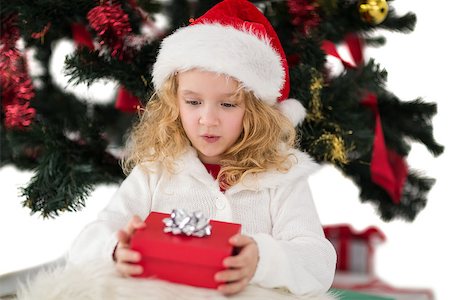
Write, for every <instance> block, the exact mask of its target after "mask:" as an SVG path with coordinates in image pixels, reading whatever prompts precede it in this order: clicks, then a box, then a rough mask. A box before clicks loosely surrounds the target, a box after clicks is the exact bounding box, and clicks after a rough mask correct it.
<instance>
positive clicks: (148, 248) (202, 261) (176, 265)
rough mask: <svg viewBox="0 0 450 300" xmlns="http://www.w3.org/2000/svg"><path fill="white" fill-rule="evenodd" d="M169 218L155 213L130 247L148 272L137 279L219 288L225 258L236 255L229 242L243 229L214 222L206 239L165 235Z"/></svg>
mask: <svg viewBox="0 0 450 300" xmlns="http://www.w3.org/2000/svg"><path fill="white" fill-rule="evenodd" d="M168 217H170V215H169V214H164V213H158V212H152V213H150V215H149V216H148V217H147V219H146V220H145V223H146V224H147V226H146V227H144V228H142V229H138V230H137V231H136V232H135V233H134V235H133V236H132V238H131V242H130V247H131V249H134V250H136V251H138V252H140V253H141V255H142V259H141V261H140V262H139V263H138V264H139V265H141V266H142V267H143V268H144V272H143V273H142V274H141V275H139V276H136V277H154V278H158V279H163V280H168V281H171V282H176V283H182V284H187V285H192V286H198V287H205V288H217V286H218V285H219V283H218V282H216V281H215V280H214V275H215V274H216V273H217V272H219V271H221V270H224V269H225V267H224V266H223V263H222V262H223V260H224V258H226V257H228V256H230V255H232V254H233V246H232V245H231V244H230V243H229V242H228V240H229V238H230V237H231V236H233V235H235V234H237V233H239V232H240V230H241V225H240V224H236V223H227V222H220V221H214V220H211V221H210V224H211V235H209V236H204V237H195V236H186V235H174V234H172V233H165V232H164V227H165V225H164V223H163V219H165V218H168Z"/></svg>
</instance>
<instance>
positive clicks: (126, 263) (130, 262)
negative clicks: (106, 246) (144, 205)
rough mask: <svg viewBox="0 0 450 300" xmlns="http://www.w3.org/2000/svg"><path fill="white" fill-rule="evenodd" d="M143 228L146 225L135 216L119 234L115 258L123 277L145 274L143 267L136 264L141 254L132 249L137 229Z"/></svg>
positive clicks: (117, 267)
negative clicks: (131, 243) (132, 241)
mask: <svg viewBox="0 0 450 300" xmlns="http://www.w3.org/2000/svg"><path fill="white" fill-rule="evenodd" d="M143 227H145V223H144V222H143V221H142V219H141V218H139V217H138V216H136V215H135V216H133V218H132V219H131V220H130V221H129V222H128V224H127V226H125V228H124V229H121V230H119V231H118V232H117V238H118V240H119V242H118V243H117V247H116V249H115V250H114V254H113V258H114V261H115V262H116V269H117V271H119V273H120V274H122V275H123V276H126V277H128V276H131V275H139V274H142V272H143V269H142V266H140V265H137V264H136V263H137V262H139V261H140V260H141V254H140V253H139V252H137V251H134V250H131V249H130V239H131V236H132V235H133V233H134V231H135V230H136V229H139V228H143Z"/></svg>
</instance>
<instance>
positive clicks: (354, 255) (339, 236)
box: [324, 224, 385, 275]
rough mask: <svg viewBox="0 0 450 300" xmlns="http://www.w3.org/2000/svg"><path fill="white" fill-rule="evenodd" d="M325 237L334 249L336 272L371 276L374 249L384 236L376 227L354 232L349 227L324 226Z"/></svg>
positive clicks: (344, 225) (342, 225) (339, 225)
mask: <svg viewBox="0 0 450 300" xmlns="http://www.w3.org/2000/svg"><path fill="white" fill-rule="evenodd" d="M324 232H325V236H326V237H327V239H328V240H330V242H331V243H332V244H333V246H334V248H335V249H336V252H337V255H338V260H337V266H336V269H337V271H338V272H342V271H343V272H350V273H356V274H360V275H362V274H365V275H373V273H374V272H373V267H374V248H375V245H376V244H378V243H380V242H382V241H384V240H385V236H384V234H383V232H381V231H380V230H379V229H378V228H376V227H373V226H372V227H369V228H367V229H365V230H363V231H356V230H354V229H353V228H352V227H351V226H350V225H347V224H337V225H328V226H324Z"/></svg>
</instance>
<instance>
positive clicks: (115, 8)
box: [87, 1, 131, 59]
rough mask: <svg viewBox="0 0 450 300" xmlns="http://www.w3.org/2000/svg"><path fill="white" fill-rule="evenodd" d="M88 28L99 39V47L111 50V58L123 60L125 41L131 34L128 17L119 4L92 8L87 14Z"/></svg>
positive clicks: (105, 3)
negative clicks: (95, 33)
mask: <svg viewBox="0 0 450 300" xmlns="http://www.w3.org/2000/svg"><path fill="white" fill-rule="evenodd" d="M87 19H88V21H89V24H90V26H91V27H92V28H93V29H94V30H95V31H96V32H97V34H98V36H99V37H100V39H101V40H100V45H101V46H107V47H109V48H110V50H111V56H113V57H118V58H119V59H123V58H124V54H126V53H125V52H126V44H125V39H126V37H127V36H128V35H129V34H130V33H131V26H130V22H129V20H128V15H127V14H126V13H125V12H124V11H123V10H122V8H121V7H120V5H119V4H113V5H109V4H107V2H106V1H105V2H104V3H103V4H101V5H99V6H96V7H94V8H93V9H91V10H90V11H89V12H88V14H87Z"/></svg>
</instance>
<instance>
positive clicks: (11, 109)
mask: <svg viewBox="0 0 450 300" xmlns="http://www.w3.org/2000/svg"><path fill="white" fill-rule="evenodd" d="M29 104H30V103H29V102H25V103H24V104H10V105H6V106H5V108H4V110H5V127H6V128H8V129H11V128H24V127H27V126H29V125H30V124H31V122H32V121H33V119H34V116H35V114H36V110H35V109H34V108H32V107H29Z"/></svg>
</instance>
